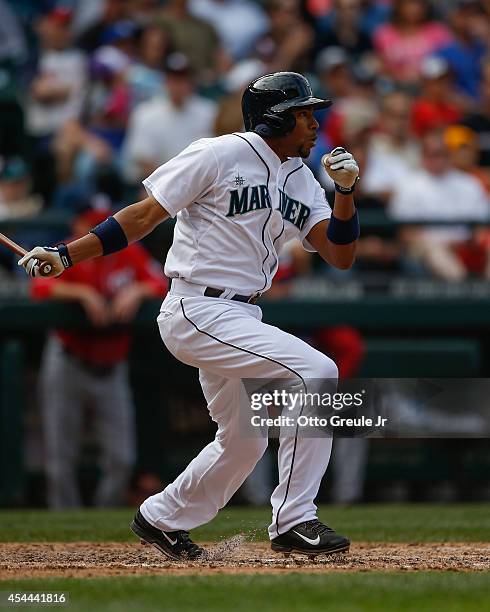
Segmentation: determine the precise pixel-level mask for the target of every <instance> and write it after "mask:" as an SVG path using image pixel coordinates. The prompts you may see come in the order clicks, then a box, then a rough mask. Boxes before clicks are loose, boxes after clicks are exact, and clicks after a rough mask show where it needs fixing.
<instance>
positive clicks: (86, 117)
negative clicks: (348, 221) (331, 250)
mask: <svg viewBox="0 0 490 612" xmlns="http://www.w3.org/2000/svg"><path fill="white" fill-rule="evenodd" d="M0 33H1V36H0V161H1V163H0V219H12V218H20V217H22V218H26V217H31V216H35V215H37V214H38V213H39V212H40V211H41V210H51V211H60V212H62V213H67V214H75V213H76V212H77V211H78V210H79V208H80V207H81V208H83V207H85V206H86V202H87V200H89V199H90V198H92V197H93V196H94V195H96V194H100V193H102V194H104V195H105V196H106V197H108V198H109V199H110V201H111V203H112V206H113V207H116V208H117V207H120V206H122V205H124V204H127V203H129V202H131V201H134V198H136V197H138V195H139V192H140V190H141V187H140V185H141V183H140V181H141V180H142V179H143V178H144V177H145V176H147V175H148V174H149V173H150V172H151V171H152V170H153V169H155V168H156V167H157V166H159V165H160V164H162V163H164V162H166V161H167V160H168V159H170V158H171V157H172V156H174V155H175V154H177V153H178V152H179V151H181V150H182V149H183V148H184V147H185V146H186V145H188V144H189V143H190V142H191V141H193V140H195V139H197V138H200V137H206V136H213V135H219V134H223V133H226V132H230V131H241V130H243V126H242V118H241V111H240V98H241V93H242V91H243V87H244V86H245V85H246V84H247V83H248V82H249V81H250V80H252V79H253V78H255V77H256V76H258V75H260V74H264V73H266V72H271V71H276V70H294V71H298V72H301V73H303V74H305V75H306V76H307V77H308V78H309V79H310V80H311V82H312V84H313V86H314V89H315V90H317V92H318V93H319V94H322V95H325V96H329V97H331V98H332V99H333V100H334V105H333V106H332V107H331V109H328V110H327V111H323V113H322V114H321V115H320V116H319V120H320V122H321V127H320V132H321V138H320V139H319V142H318V144H317V146H316V148H315V150H314V152H313V154H312V155H311V157H310V159H309V160H308V162H307V163H308V164H309V165H310V166H311V168H312V170H313V171H314V172H315V174H316V175H317V178H318V179H319V180H320V182H321V183H322V184H323V186H324V187H325V189H326V190H327V192H328V191H331V190H332V185H331V184H330V183H329V179H328V177H327V175H326V173H324V171H323V170H322V169H321V167H320V159H321V156H322V155H323V153H324V152H326V151H328V150H330V149H331V148H332V147H335V146H338V145H342V146H344V147H346V148H348V149H349V150H351V151H352V152H353V153H354V155H355V156H356V158H357V159H358V161H359V164H360V167H361V177H362V180H361V182H360V183H359V189H358V193H357V204H358V207H359V209H360V210H361V219H362V210H363V209H371V210H372V209H374V210H381V211H385V212H386V213H387V214H388V216H389V217H390V218H391V219H393V220H394V221H397V222H403V228H400V230H399V231H398V232H396V234H394V235H392V236H390V237H389V238H386V237H385V238H380V237H379V235H378V234H377V233H376V232H370V231H365V232H364V233H363V240H362V241H361V244H360V249H359V260H358V263H357V266H356V268H355V269H354V270H353V272H352V274H356V272H358V271H362V272H363V273H365V271H366V270H368V271H369V270H374V271H379V272H384V273H389V272H392V271H398V272H401V273H403V274H411V275H418V276H420V275H425V276H427V275H428V276H434V277H437V278H443V279H448V280H460V279H463V278H467V277H468V276H476V277H481V278H486V277H488V276H489V275H490V265H489V263H488V261H489V257H488V253H489V244H490V238H489V233H488V232H487V230H486V229H484V226H485V222H486V221H487V220H488V217H489V210H490V205H489V198H490V49H489V47H490V2H489V1H488V0H479V1H477V0H447V1H446V2H435V1H432V2H431V1H430V0H38V1H34V0H0ZM420 222H423V225H424V226H423V227H421V226H420ZM459 222H460V223H459ZM411 223H413V224H411ZM428 225H430V227H428ZM36 237H37V236H32V235H31V236H29V235H23V236H22V239H23V241H24V242H25V243H27V244H26V246H31V245H30V244H29V242H34V241H35V238H36ZM163 256H164V254H162V257H163ZM5 258H6V256H5V255H3V256H2V259H5ZM7 259H8V258H7ZM3 263H4V265H6V266H7V267H9V266H10V265H11V264H12V262H3Z"/></svg>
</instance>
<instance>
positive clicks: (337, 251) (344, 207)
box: [327, 192, 357, 270]
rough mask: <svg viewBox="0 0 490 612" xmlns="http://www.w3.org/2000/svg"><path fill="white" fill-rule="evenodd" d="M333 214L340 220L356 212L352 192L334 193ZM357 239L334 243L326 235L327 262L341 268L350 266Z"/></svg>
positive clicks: (346, 219) (353, 259) (350, 216)
mask: <svg viewBox="0 0 490 612" xmlns="http://www.w3.org/2000/svg"><path fill="white" fill-rule="evenodd" d="M332 212H333V216H334V217H335V218H336V219H339V220H340V221H348V220H349V219H352V217H353V216H354V215H355V213H356V206H355V203H354V198H353V196H352V194H349V195H344V194H341V193H338V192H336V193H335V200H334V206H333V211H332ZM356 249H357V240H355V241H353V242H350V243H348V244H335V243H333V242H331V241H330V240H329V239H328V237H327V257H328V262H329V263H330V264H331V265H332V266H335V267H336V268H339V269H341V270H346V269H348V268H350V267H351V266H352V264H353V263H354V261H355V259H356Z"/></svg>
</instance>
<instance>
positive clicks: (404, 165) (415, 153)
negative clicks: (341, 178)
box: [362, 134, 420, 194]
mask: <svg viewBox="0 0 490 612" xmlns="http://www.w3.org/2000/svg"><path fill="white" fill-rule="evenodd" d="M366 160H367V161H366V167H365V169H364V172H363V175H362V187H363V190H364V192H365V193H372V194H382V193H391V192H392V191H393V190H394V189H395V187H396V185H397V184H399V183H400V181H402V180H403V179H404V177H405V175H406V174H407V173H408V174H410V175H412V174H413V172H414V171H416V170H418V169H419V167H420V150H419V147H418V146H417V145H416V144H415V143H414V142H411V141H407V142H406V143H405V144H404V145H402V146H401V147H397V146H395V145H394V144H393V143H392V141H391V140H390V139H389V138H387V137H386V136H385V135H384V134H378V135H376V136H373V138H372V139H371V142H370V144H369V147H368V150H367V155H366Z"/></svg>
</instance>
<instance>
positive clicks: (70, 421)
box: [32, 198, 165, 509]
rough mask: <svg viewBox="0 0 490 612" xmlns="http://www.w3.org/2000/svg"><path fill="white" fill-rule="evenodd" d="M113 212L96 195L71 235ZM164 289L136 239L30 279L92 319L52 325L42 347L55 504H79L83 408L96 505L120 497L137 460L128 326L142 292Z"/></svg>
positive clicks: (41, 293) (43, 295)
mask: <svg viewBox="0 0 490 612" xmlns="http://www.w3.org/2000/svg"><path fill="white" fill-rule="evenodd" d="M110 212H111V211H110V208H107V204H106V202H105V200H102V202H101V201H100V198H94V199H93V200H92V201H91V202H90V204H89V205H88V206H87V208H86V209H85V210H81V211H80V212H79V214H78V215H77V216H76V218H75V220H74V222H73V237H74V238H76V237H80V236H83V235H84V234H85V233H86V232H87V231H88V230H89V229H90V228H91V227H93V226H94V225H96V224H97V223H100V222H101V221H102V220H103V219H105V218H106V217H107V215H108V214H110ZM128 251H129V252H128ZM164 293H165V282H164V278H163V276H162V274H161V272H160V270H159V269H158V266H154V265H153V263H152V260H151V259H150V257H149V256H148V255H147V253H146V251H145V250H144V249H143V247H142V246H140V245H139V244H132V245H131V246H130V247H128V249H126V251H124V253H120V254H114V255H111V256H109V257H104V258H102V257H99V258H97V259H94V260H91V261H90V262H86V264H82V265H80V266H77V267H76V268H72V269H71V270H68V271H67V273H66V274H64V275H63V277H62V278H50V279H42V278H40V279H35V280H34V281H33V284H32V296H33V298H34V299H36V300H45V299H52V300H58V301H63V302H66V301H69V302H75V303H78V304H80V305H81V306H82V308H83V309H84V311H85V313H86V315H87V318H88V320H89V321H90V323H91V324H92V329H89V330H83V331H75V330H70V331H67V330H62V329H57V330H55V331H54V332H53V333H52V334H51V335H50V336H49V338H48V340H47V343H46V347H45V350H44V354H43V359H42V365H41V374H40V392H41V398H42V411H43V421H44V434H45V456H46V474H47V481H48V504H49V507H50V508H54V509H62V508H71V507H78V506H80V505H82V500H81V497H80V492H79V489H78V485H77V478H76V467H77V460H78V459H79V453H80V447H81V442H82V434H83V422H84V410H85V409H86V408H88V409H90V411H91V412H92V413H93V427H94V430H95V432H96V438H97V442H98V445H99V451H100V465H101V468H102V477H101V479H100V481H99V483H98V486H97V490H96V492H95V497H94V504H95V505H97V506H114V505H118V504H120V503H121V502H122V500H123V495H124V493H125V490H126V487H127V484H128V480H129V477H130V474H131V470H132V467H133V464H134V461H135V434H134V422H133V408H132V400H131V392H130V389H129V383H128V365H127V359H128V353H129V349H130V344H131V332H130V330H129V327H128V325H129V324H130V323H131V321H132V320H133V318H134V316H135V315H136V313H137V311H138V308H139V306H140V305H141V303H142V302H143V300H144V299H146V298H148V297H161V296H162V295H163V294H164ZM113 325H116V327H112V326H113ZM117 325H119V327H117Z"/></svg>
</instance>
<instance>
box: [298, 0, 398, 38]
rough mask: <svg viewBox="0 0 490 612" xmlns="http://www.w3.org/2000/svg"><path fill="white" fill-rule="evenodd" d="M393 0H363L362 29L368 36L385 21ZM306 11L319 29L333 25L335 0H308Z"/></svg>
mask: <svg viewBox="0 0 490 612" xmlns="http://www.w3.org/2000/svg"><path fill="white" fill-rule="evenodd" d="M390 4H391V0H388V1H387V2H380V1H379V0H361V15H360V29H361V31H362V32H365V33H366V34H367V35H368V36H371V35H372V34H373V32H374V31H375V30H376V29H377V28H378V27H379V26H380V25H382V24H383V23H385V22H386V21H387V20H388V18H389V16H390V12H391V6H390ZM304 5H305V11H306V13H307V14H308V15H309V16H310V17H311V19H312V20H313V21H315V22H316V28H317V30H318V31H322V30H323V29H325V28H327V29H328V28H330V27H331V22H332V16H333V15H332V13H333V10H334V6H335V0H306V1H305V3H304Z"/></svg>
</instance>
